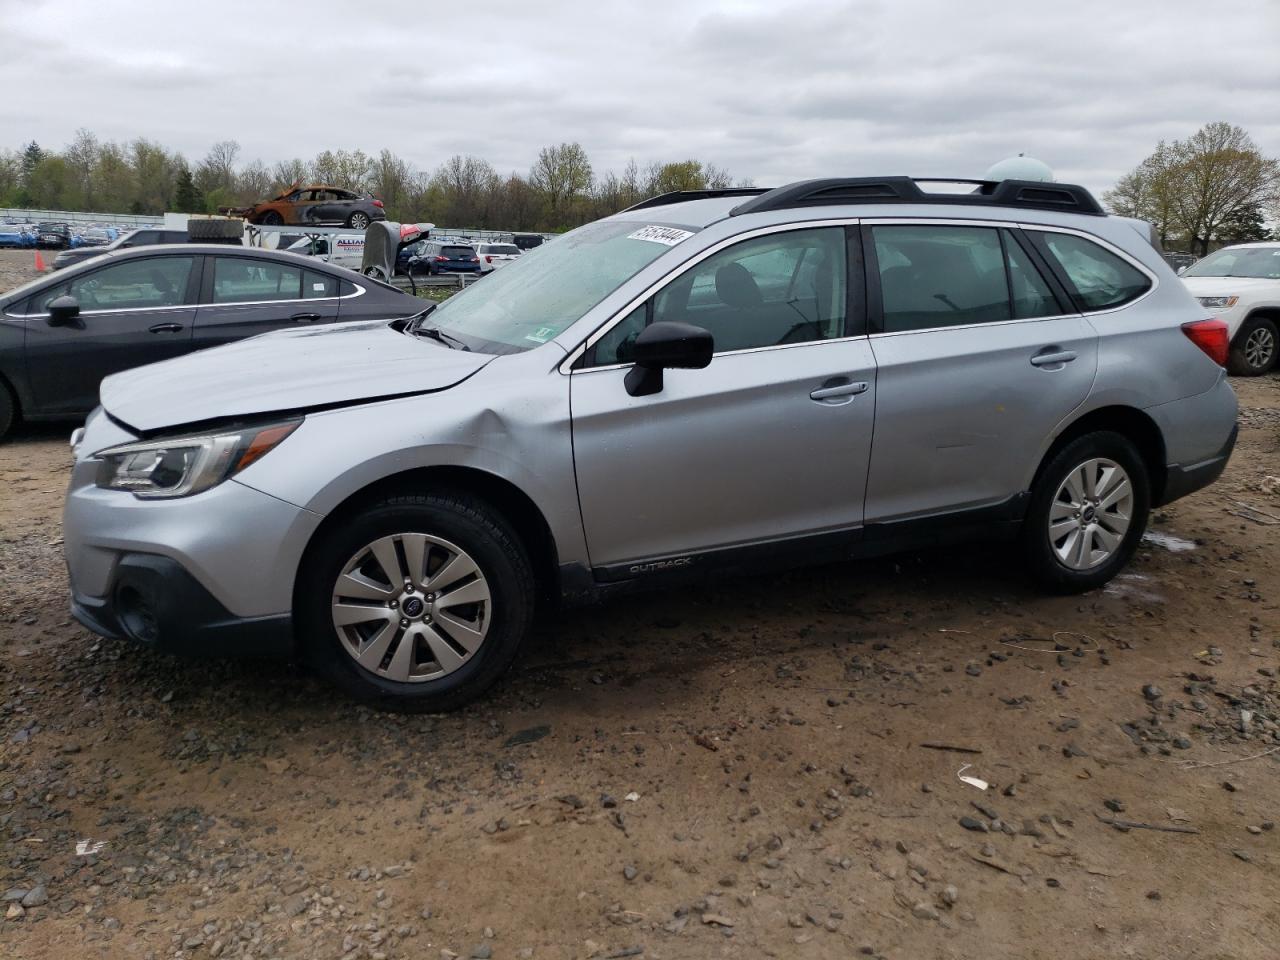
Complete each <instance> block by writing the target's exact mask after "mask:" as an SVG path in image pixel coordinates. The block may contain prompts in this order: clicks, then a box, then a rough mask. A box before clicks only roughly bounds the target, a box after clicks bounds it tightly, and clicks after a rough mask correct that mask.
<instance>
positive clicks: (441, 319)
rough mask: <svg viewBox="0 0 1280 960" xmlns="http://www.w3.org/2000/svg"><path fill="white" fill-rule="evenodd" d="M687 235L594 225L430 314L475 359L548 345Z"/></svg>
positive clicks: (633, 224)
mask: <svg viewBox="0 0 1280 960" xmlns="http://www.w3.org/2000/svg"><path fill="white" fill-rule="evenodd" d="M692 233H693V230H692V229H690V228H675V227H669V226H663V227H657V226H645V225H644V224H643V223H638V222H637V221H635V220H600V221H597V222H596V223H589V224H587V225H586V226H585V227H579V228H578V229H577V230H574V231H573V232H572V233H566V234H565V235H564V236H562V237H559V238H557V239H556V242H555V243H544V244H542V245H541V246H539V247H537V248H535V249H533V250H530V251H529V252H528V253H525V254H522V255H521V256H520V257H519V258H517V259H516V260H513V261H512V262H511V263H510V265H509V266H507V267H506V268H505V269H503V270H495V271H494V272H493V273H492V274H491V275H489V276H488V277H486V278H485V280H484V282H483V283H478V284H475V285H474V286H471V287H468V288H467V289H466V290H465V291H463V292H462V293H459V294H455V295H454V296H453V297H450V298H449V299H448V300H446V301H445V302H444V303H442V304H441V305H440V307H439V308H438V309H437V310H436V311H435V312H433V313H432V314H431V321H430V322H431V324H432V325H433V326H438V327H440V328H442V329H443V330H444V331H445V332H447V333H450V334H452V335H454V336H456V337H458V338H459V339H460V340H462V341H464V342H465V343H466V344H467V345H468V346H470V347H471V348H472V349H474V350H478V351H480V352H482V353H519V352H521V351H524V350H532V349H533V348H534V347H537V346H539V345H541V344H544V343H546V342H547V341H548V340H551V339H554V338H555V337H556V336H558V335H559V334H560V333H561V332H562V331H563V330H565V329H566V328H567V327H568V326H569V325H570V324H572V323H574V322H575V321H577V320H579V319H580V318H581V317H582V316H583V314H585V313H586V312H587V311H588V310H590V309H591V308H592V307H594V306H595V305H596V304H597V303H599V302H600V301H601V300H603V299H604V298H605V297H607V296H608V295H609V294H610V293H612V292H613V291H614V290H616V289H617V288H618V287H619V286H621V285H622V284H623V283H624V282H626V281H627V280H629V279H630V278H631V277H633V276H635V275H636V274H637V273H639V272H640V270H641V269H643V268H644V267H646V266H647V265H648V264H650V263H651V262H653V261H654V260H656V259H658V257H660V256H662V254H664V253H666V252H667V251H668V250H670V249H671V247H672V246H673V245H675V244H676V243H679V242H680V240H683V239H685V238H687V237H689V236H691V235H692Z"/></svg>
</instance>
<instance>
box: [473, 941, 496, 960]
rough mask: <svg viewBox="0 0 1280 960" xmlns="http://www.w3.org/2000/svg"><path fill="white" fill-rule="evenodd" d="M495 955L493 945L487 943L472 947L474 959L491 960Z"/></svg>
mask: <svg viewBox="0 0 1280 960" xmlns="http://www.w3.org/2000/svg"><path fill="white" fill-rule="evenodd" d="M492 956H493V947H491V946H489V944H487V943H481V944H477V945H476V946H474V947H472V948H471V957H472V960H489V958H490V957H492Z"/></svg>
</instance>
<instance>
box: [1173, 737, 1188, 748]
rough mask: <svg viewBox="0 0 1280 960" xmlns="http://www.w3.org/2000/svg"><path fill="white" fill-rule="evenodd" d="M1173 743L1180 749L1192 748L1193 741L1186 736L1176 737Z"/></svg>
mask: <svg viewBox="0 0 1280 960" xmlns="http://www.w3.org/2000/svg"><path fill="white" fill-rule="evenodd" d="M1173 745H1174V746H1175V747H1177V748H1178V749H1179V750H1190V749H1191V741H1190V740H1188V739H1187V738H1186V737H1174V738H1173Z"/></svg>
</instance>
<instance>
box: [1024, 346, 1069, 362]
mask: <svg viewBox="0 0 1280 960" xmlns="http://www.w3.org/2000/svg"><path fill="white" fill-rule="evenodd" d="M1075 358H1076V352H1075V351H1074V350H1060V349H1058V348H1057V347H1046V348H1045V349H1044V350H1041V351H1040V352H1039V353H1037V354H1036V355H1035V356H1034V357H1032V358H1031V365H1032V366H1033V367H1053V366H1062V364H1064V363H1070V362H1071V361H1072V360H1074V359H1075Z"/></svg>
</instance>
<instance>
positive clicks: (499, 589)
mask: <svg viewBox="0 0 1280 960" xmlns="http://www.w3.org/2000/svg"><path fill="white" fill-rule="evenodd" d="M415 545H416V546H415ZM415 558H416V559H415ZM455 561H457V565H455V566H453V567H450V565H451V564H454V562H455ZM388 567H398V570H391V571H389V572H387V571H388ZM449 569H451V570H452V571H453V572H454V574H456V572H457V571H458V570H468V571H470V572H468V573H467V574H466V575H465V576H462V577H454V578H453V579H451V576H453V574H450V573H443V572H442V571H445V570H449ZM410 580H412V581H413V582H412V584H410ZM384 581H385V583H384ZM463 591H467V592H466V593H465V594H464V593H463ZM476 597H479V598H481V599H473V598H476ZM535 598H536V590H535V585H534V577H533V570H532V567H531V566H530V563H529V559H528V556H527V554H526V553H525V550H524V547H523V546H522V545H521V543H520V541H519V539H518V538H517V536H516V535H515V533H514V532H513V531H512V530H511V528H510V527H509V526H508V525H507V523H506V521H505V520H504V519H503V518H502V517H501V515H499V514H497V513H496V512H495V511H494V510H492V509H491V508H490V507H489V506H488V505H487V504H485V503H484V502H482V501H480V500H476V499H473V498H471V497H468V496H466V495H463V494H456V493H448V492H441V493H436V494H429V495H412V496H395V497H387V498H384V499H382V500H379V501H377V502H375V503H373V504H372V505H371V506H370V507H369V508H368V509H366V510H364V511H363V512H361V513H360V514H358V515H357V516H354V517H351V518H350V519H348V520H346V521H345V522H343V523H342V524H341V526H339V527H337V528H335V529H333V530H331V531H329V532H328V533H327V534H326V535H325V536H324V539H323V540H321V541H320V542H319V543H318V544H317V545H316V547H315V548H314V549H313V550H312V551H311V552H310V554H309V555H308V557H307V559H306V560H305V561H304V564H303V568H302V569H301V570H300V571H299V576H298V586H297V589H296V591H295V595H294V617H295V621H296V622H297V624H298V638H299V642H300V645H301V646H302V648H303V650H304V652H305V653H306V654H307V656H308V659H310V660H311V661H312V662H313V663H314V664H315V665H316V666H317V667H318V668H319V669H320V671H321V672H322V673H324V674H325V675H326V676H328V677H329V678H330V679H331V680H333V681H334V682H335V683H336V684H337V685H338V686H340V687H341V688H342V689H343V690H345V691H346V692H347V693H348V694H350V695H351V696H353V697H355V698H357V699H359V700H363V701H365V702H368V703H370V704H372V705H374V706H376V707H378V708H380V709H385V710H394V711H402V712H413V713H417V712H423V711H427V712H438V711H446V710H455V709H457V708H458V707H461V706H463V705H464V704H466V703H467V702H468V701H470V700H472V699H474V698H475V697H477V696H479V695H480V694H481V693H483V692H484V691H485V690H487V689H488V688H489V687H490V686H492V685H493V683H494V682H495V681H496V680H497V679H498V678H499V677H500V676H501V675H502V673H503V672H504V671H506V669H507V667H508V666H510V664H511V661H512V660H513V659H514V658H515V655H516V652H517V650H518V649H519V647H520V644H521V642H522V641H523V640H524V637H525V635H526V634H527V633H528V632H529V628H530V625H531V623H532V621H533V613H534V606H535ZM451 601H452V602H451ZM366 607H367V609H368V612H367V613H366V612H365V610H366ZM353 608H354V610H355V612H354V613H352V610H353ZM339 621H348V622H347V623H345V624H343V625H339ZM383 631H387V632H386V633H385V634H384V632H383ZM406 644H407V646H406ZM360 659H363V663H362V662H358V660H360Z"/></svg>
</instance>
